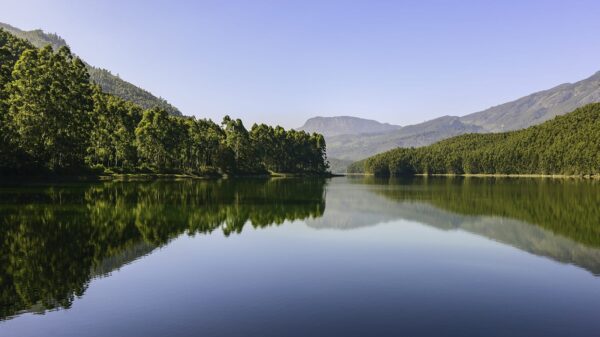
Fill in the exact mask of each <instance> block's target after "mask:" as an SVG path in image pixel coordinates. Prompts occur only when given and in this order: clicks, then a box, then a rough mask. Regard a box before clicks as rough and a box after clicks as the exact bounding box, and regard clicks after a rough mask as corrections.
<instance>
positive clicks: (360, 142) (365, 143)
mask: <svg viewBox="0 0 600 337" xmlns="http://www.w3.org/2000/svg"><path fill="white" fill-rule="evenodd" d="M596 102H600V72H597V73H596V74H594V75H592V76H590V77H588V78H586V79H584V80H581V81H578V82H575V83H565V84H561V85H558V86H556V87H554V88H551V89H548V90H544V91H540V92H536V93H533V94H531V95H528V96H525V97H521V98H519V99H516V100H514V101H511V102H507V103H504V104H500V105H497V106H494V107H491V108H489V109H486V110H483V111H480V112H476V113H472V114H468V115H464V116H462V117H457V116H444V117H440V118H436V119H433V120H430V121H425V122H423V123H419V124H414V125H408V126H404V127H401V128H399V129H398V130H392V131H386V132H379V133H375V134H373V133H371V134H337V135H331V136H328V135H325V137H326V140H327V145H328V156H329V157H330V158H338V159H351V160H359V159H363V158H366V157H368V156H371V155H372V154H373V153H380V152H384V151H388V150H391V149H394V148H397V147H418V146H426V145H431V144H433V143H435V142H437V141H440V140H443V139H446V138H450V137H454V136H458V135H462V134H466V133H475V132H478V133H486V132H506V131H514V130H519V129H524V128H527V127H530V126H533V125H538V124H540V123H543V122H545V121H547V120H550V119H552V118H554V117H556V116H559V115H564V114H566V113H568V112H570V111H573V110H575V109H577V108H579V107H582V106H584V105H586V104H590V103H596Z"/></svg>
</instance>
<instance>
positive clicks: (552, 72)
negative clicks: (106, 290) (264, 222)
mask: <svg viewBox="0 0 600 337" xmlns="http://www.w3.org/2000/svg"><path fill="white" fill-rule="evenodd" d="M1 8H2V10H1V11H0V22H4V23H8V24H11V25H13V26H16V27H18V28H21V29H24V30H30V29H36V28H41V29H43V30H45V31H47V32H53V33H57V34H59V35H60V36H62V37H63V38H65V39H66V40H67V42H68V43H69V45H70V47H71V49H72V51H73V52H75V53H76V54H77V55H79V56H80V57H81V58H83V59H84V60H86V61H87V62H88V63H90V64H92V65H94V66H97V67H102V68H106V69H109V70H111V71H112V72H113V73H115V74H119V76H121V78H123V79H125V80H127V81H129V82H132V83H134V84H136V85H138V86H140V87H142V88H145V89H147V90H149V91H150V92H152V93H154V94H155V95H157V96H161V97H164V98H166V99H167V100H168V101H169V102H171V103H172V104H173V105H175V106H177V107H178V108H179V109H180V110H181V111H182V112H183V113H184V114H186V115H194V116H197V117H200V118H212V119H213V120H215V121H220V120H221V119H222V117H223V116H224V115H226V114H228V115H230V116H232V117H236V118H242V119H243V120H244V122H245V124H247V125H248V126H249V125H251V124H252V123H255V122H259V123H269V124H280V125H283V126H285V127H299V126H301V125H302V124H303V123H304V121H305V120H306V119H307V118H310V117H314V116H339V115H349V116H357V117H363V118H369V119H375V120H378V121H381V122H387V123H393V124H400V125H408V124H414V123H418V122H422V121H425V120H429V119H432V118H436V117H440V116H444V115H457V116H462V115H465V114H468V113H472V112H476V111H480V110H483V109H486V108H488V107H490V106H494V105H498V104H501V103H504V102H507V101H510V100H514V99H516V98H519V97H522V96H525V95H528V94H530V93H533V92H535V91H539V90H544V89H548V88H550V87H553V86H556V85H558V84H561V83H565V82H574V81H578V80H581V79H584V78H586V77H589V76H591V75H592V74H593V73H595V72H596V71H599V70H600V43H599V42H600V34H599V33H600V20H599V19H598V18H599V17H600V1H597V0H594V1H576V0H569V1H565V0H561V1H553V0H546V1H535V0H532V1H526V0H521V1H516V0H515V1H512V0H505V1H486V0H479V1H450V0H448V1H441V0H438V1H427V0H423V1H417V0H415V1H400V0H397V1H384V0H379V1H378V0H370V1H360V0H354V1H336V0H332V1H326V0H321V1H310V0H299V1H291V0H289V1H285V0H279V1H275V0H273V1H262V0H243V1H227V0H217V1H176V0H170V1H152V0H146V1H137V0H133V1H122V0H121V1H117V0H104V1H97V0H95V1H88V0H79V1H64V0H56V1H48V0H31V1H29V0H2V5H1Z"/></svg>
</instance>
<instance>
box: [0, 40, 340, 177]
mask: <svg viewBox="0 0 600 337" xmlns="http://www.w3.org/2000/svg"><path fill="white" fill-rule="evenodd" d="M327 168H328V164H327V161H326V157H325V140H324V138H323V136H322V135H320V134H316V133H313V134H308V133H306V132H303V131H295V130H285V129H283V128H282V127H279V126H277V127H271V126H267V125H264V124H261V125H253V126H252V128H251V129H250V130H247V129H246V128H245V126H244V124H243V123H242V121H241V120H239V119H232V118H230V117H228V116H226V117H225V118H224V119H223V121H222V123H221V124H220V125H218V124H216V123H214V122H213V121H211V120H205V119H195V118H188V117H179V116H173V115H170V114H169V113H168V111H167V110H165V109H162V108H156V107H155V108H151V109H143V108H142V107H140V106H138V105H136V104H134V103H131V102H127V101H125V100H123V99H121V98H118V97H116V96H113V95H110V94H107V93H104V92H103V91H102V88H101V87H100V86H99V85H97V84H90V76H89V73H88V70H87V68H86V66H85V64H84V63H83V62H82V61H81V60H80V59H79V58H77V57H75V56H74V55H72V54H71V52H70V50H69V49H68V47H66V46H63V47H61V48H59V49H58V50H57V51H55V50H54V49H53V48H52V47H51V46H46V47H44V48H41V49H37V48H35V47H34V46H33V45H32V44H30V43H29V42H27V41H26V40H23V39H20V38H17V37H15V36H13V35H11V34H10V33H8V32H6V31H3V30H1V29H0V172H2V173H5V174H8V173H12V174H14V173H19V174H31V173H81V172H95V173H105V172H106V173H113V172H149V173H187V174H206V173H211V174H213V173H214V174H224V173H225V174H263V173H267V172H268V171H274V172H285V173H311V174H314V173H317V174H320V173H324V172H325V171H326V170H327Z"/></svg>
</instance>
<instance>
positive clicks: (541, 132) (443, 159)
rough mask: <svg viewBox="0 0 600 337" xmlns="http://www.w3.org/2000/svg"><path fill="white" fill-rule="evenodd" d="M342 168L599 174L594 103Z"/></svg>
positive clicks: (599, 114) (599, 118) (599, 133)
mask: <svg viewBox="0 0 600 337" xmlns="http://www.w3.org/2000/svg"><path fill="white" fill-rule="evenodd" d="M348 172H352V173H363V172H364V173H371V174H375V175H378V176H403V175H414V174H562V175H590V176H591V175H598V174H600V103H592V104H588V105H586V106H583V107H581V108H578V109H576V110H575V111H573V112H571V113H569V114H567V115H564V116H558V117H556V118H554V119H552V120H550V121H547V122H545V123H543V124H540V125H536V126H532V127H529V128H527V129H523V130H518V131H511V132H504V133H490V134H466V135H461V136H457V137H453V138H449V139H446V140H443V141H440V142H437V143H435V144H432V145H429V146H425V147H420V148H398V149H394V150H391V151H387V152H384V153H381V154H377V155H375V156H372V157H369V158H367V159H365V160H362V161H360V162H356V163H354V164H352V165H351V166H350V167H349V169H348Z"/></svg>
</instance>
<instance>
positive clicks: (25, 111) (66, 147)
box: [6, 47, 92, 170]
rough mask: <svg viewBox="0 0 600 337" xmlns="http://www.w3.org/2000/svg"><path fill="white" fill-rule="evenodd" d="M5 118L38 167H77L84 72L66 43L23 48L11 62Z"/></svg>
mask: <svg viewBox="0 0 600 337" xmlns="http://www.w3.org/2000/svg"><path fill="white" fill-rule="evenodd" d="M6 90H7V92H8V105H9V112H8V124H9V127H12V129H13V130H14V135H15V136H16V137H17V142H18V145H19V147H20V149H22V150H23V152H24V153H25V154H27V155H28V156H29V157H30V158H31V160H32V161H33V163H35V164H36V165H38V166H40V167H44V168H48V169H50V170H55V169H57V168H72V167H81V166H82V164H83V154H84V153H85V149H86V147H87V146H86V144H87V140H88V135H89V130H90V123H89V115H88V112H89V111H90V110H91V105H92V100H91V90H90V85H89V76H88V74H87V71H86V69H85V66H84V64H83V63H82V62H81V60H79V59H78V58H75V57H73V56H72V55H71V52H70V51H69V49H68V48H67V47H62V48H61V49H59V50H58V52H56V53H54V52H53V50H52V48H50V47H45V48H43V49H39V50H37V49H29V50H26V51H25V52H23V54H22V55H21V57H20V59H19V61H17V63H16V64H15V66H14V70H13V72H12V81H11V82H10V83H9V84H8V85H7V86H6Z"/></svg>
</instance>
